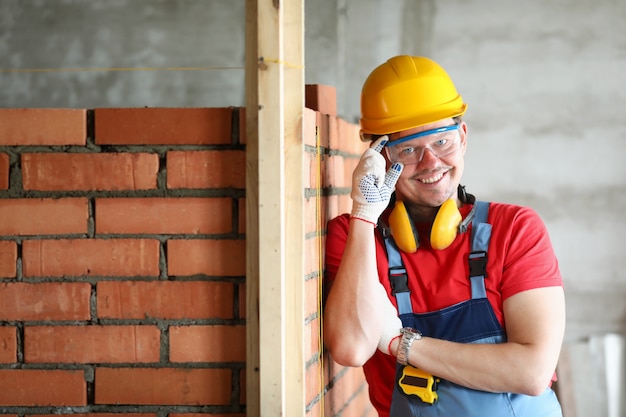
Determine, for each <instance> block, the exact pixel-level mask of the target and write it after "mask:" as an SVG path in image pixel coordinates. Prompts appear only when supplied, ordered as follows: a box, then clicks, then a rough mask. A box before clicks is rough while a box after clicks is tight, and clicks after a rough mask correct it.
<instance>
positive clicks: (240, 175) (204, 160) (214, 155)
mask: <svg viewBox="0 0 626 417" xmlns="http://www.w3.org/2000/svg"><path fill="white" fill-rule="evenodd" d="M167 188H246V153H245V151H170V152H168V153H167Z"/></svg>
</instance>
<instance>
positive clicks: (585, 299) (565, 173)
mask: <svg viewBox="0 0 626 417" xmlns="http://www.w3.org/2000/svg"><path fill="white" fill-rule="evenodd" d="M245 8H246V7H245V0H227V1H226V0H222V1H217V0H107V1H92V0H0V107H4V108H20V107H29V108H30V107H70V108H98V107H213V106H245V89H244V77H245V68H244V58H245ZM397 54H415V55H426V56H429V57H431V58H433V59H435V60H436V61H438V62H439V63H440V64H442V65H443V66H444V68H446V69H447V71H448V72H449V74H450V75H451V77H452V78H453V80H454V81H455V83H456V85H457V88H458V90H459V92H460V93H461V94H462V95H463V97H464V99H465V100H466V101H467V103H468V104H469V109H468V112H467V114H466V121H467V122H468V124H469V128H470V136H469V140H470V143H469V150H468V154H467V159H466V171H465V177H464V184H465V185H466V186H467V188H468V191H470V192H471V193H473V194H475V195H476V196H477V197H478V198H480V199H483V200H492V201H503V202H511V203H517V204H523V205H528V206H531V207H533V208H534V209H535V210H536V211H537V212H538V213H539V214H540V215H541V216H542V218H543V219H544V221H545V223H546V225H547V226H548V229H549V231H550V234H551V237H552V241H553V245H554V248H555V251H556V253H557V256H558V258H559V262H560V266H561V271H562V274H563V277H564V279H565V284H566V291H567V308H568V322H567V330H566V340H565V346H564V351H563V355H562V358H561V364H560V367H561V371H560V376H561V378H560V381H559V387H560V389H561V392H563V394H562V395H563V396H567V397H568V398H567V404H565V406H564V408H567V410H566V411H567V412H568V416H575V415H579V416H582V415H594V416H600V417H602V416H607V417H615V416H624V415H626V411H625V410H626V406H625V405H624V399H623V397H626V394H625V393H624V391H625V389H624V385H625V382H624V380H625V376H624V374H625V373H626V371H625V369H626V368H625V366H624V339H623V337H624V335H625V334H626V256H625V255H626V250H625V249H624V247H623V245H622V244H621V243H620V242H621V240H622V239H621V238H622V237H623V236H625V232H626V221H625V220H624V215H625V213H626V180H625V178H626V118H625V117H624V115H623V114H622V113H623V112H625V111H626V1H624V0H573V1H565V0H528V1H524V2H505V1H501V0H474V1H471V0H449V1H446V2H441V1H440V2H436V1H434V0H421V1H420V0H310V1H308V2H306V4H305V65H306V68H305V82H306V83H307V84H326V85H330V86H333V87H335V88H336V90H337V107H338V112H339V115H340V116H341V117H342V118H344V119H346V120H348V121H350V122H354V123H358V117H359V99H360V88H361V85H362V83H363V81H364V80H365V78H366V76H367V75H368V74H369V72H370V71H371V70H372V69H373V68H374V67H375V66H377V65H379V64H380V63H382V62H384V61H385V60H386V59H388V58H389V57H391V56H393V55H397ZM94 86H95V87H94ZM0 123H2V121H1V120H0Z"/></svg>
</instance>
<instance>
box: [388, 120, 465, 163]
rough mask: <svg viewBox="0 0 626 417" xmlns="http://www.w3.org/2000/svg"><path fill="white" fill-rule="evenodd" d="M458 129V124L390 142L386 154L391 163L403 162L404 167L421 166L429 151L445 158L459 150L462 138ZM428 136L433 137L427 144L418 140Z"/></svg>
mask: <svg viewBox="0 0 626 417" xmlns="http://www.w3.org/2000/svg"><path fill="white" fill-rule="evenodd" d="M458 129H459V124H458V123H457V124H453V125H450V126H443V127H438V128H436V129H430V130H425V131H423V132H418V133H415V134H413V135H409V136H405V137H403V138H400V139H397V140H394V141H389V142H387V145H386V146H385V152H386V153H387V157H388V158H389V160H390V161H391V162H401V163H402V164H404V165H414V164H419V163H420V162H421V160H422V159H423V158H424V152H426V150H427V149H428V150H429V151H430V153H432V154H433V155H434V156H436V157H437V158H443V157H445V156H448V155H450V154H452V153H453V152H455V151H457V150H458V149H459V144H460V141H461V138H460V136H459V135H458ZM427 136H432V139H431V140H430V141H428V142H427V143H426V144H424V141H423V140H421V141H417V140H416V139H419V138H423V137H427Z"/></svg>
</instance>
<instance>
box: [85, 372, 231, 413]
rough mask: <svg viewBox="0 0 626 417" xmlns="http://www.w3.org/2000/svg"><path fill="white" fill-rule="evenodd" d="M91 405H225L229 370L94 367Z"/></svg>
mask: <svg viewBox="0 0 626 417" xmlns="http://www.w3.org/2000/svg"><path fill="white" fill-rule="evenodd" d="M95 381H96V383H95V404H96V405H99V404H119V405H123V404H133V405H203V406H207V405H227V404H230V397H231V387H232V386H231V384H232V382H231V381H232V371H231V370H229V369H215V368H212V369H177V368H159V369H154V368H96V374H95Z"/></svg>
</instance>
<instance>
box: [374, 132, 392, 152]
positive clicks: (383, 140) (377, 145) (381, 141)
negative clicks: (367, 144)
mask: <svg viewBox="0 0 626 417" xmlns="http://www.w3.org/2000/svg"><path fill="white" fill-rule="evenodd" d="M387 142H389V137H388V136H387V135H384V136H381V137H379V138H378V139H377V140H376V142H374V143H373V144H372V149H374V150H375V151H376V152H380V151H382V150H383V148H384V147H385V145H386V144H387Z"/></svg>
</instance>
